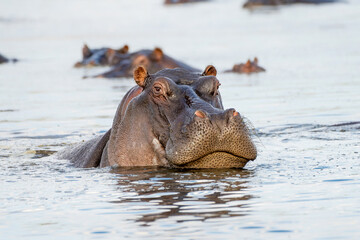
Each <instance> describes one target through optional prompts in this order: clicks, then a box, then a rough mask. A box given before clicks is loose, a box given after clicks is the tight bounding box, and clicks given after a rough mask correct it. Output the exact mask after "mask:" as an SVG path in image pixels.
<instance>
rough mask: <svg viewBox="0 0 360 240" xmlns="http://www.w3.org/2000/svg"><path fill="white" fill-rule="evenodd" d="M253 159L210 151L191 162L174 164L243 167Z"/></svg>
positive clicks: (206, 166) (197, 166) (202, 166)
mask: <svg viewBox="0 0 360 240" xmlns="http://www.w3.org/2000/svg"><path fill="white" fill-rule="evenodd" d="M250 160H253V159H246V158H242V157H240V156H236V155H233V154H232V153H228V152H221V151H218V152H212V153H209V154H207V155H205V156H203V157H201V158H199V159H196V160H193V161H191V162H188V163H185V164H182V165H176V167H179V168H243V167H245V165H246V163H247V162H248V161H250Z"/></svg>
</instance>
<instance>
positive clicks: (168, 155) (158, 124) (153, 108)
mask: <svg viewBox="0 0 360 240" xmlns="http://www.w3.org/2000/svg"><path fill="white" fill-rule="evenodd" d="M215 76H216V69H215V68H214V67H212V66H209V67H207V68H206V69H205V71H204V73H203V74H194V73H190V72H188V71H186V70H182V69H164V70H162V71H159V72H157V73H156V74H148V72H147V70H146V69H145V68H144V67H138V68H137V69H136V70H135V71H134V79H135V81H136V83H137V86H136V87H134V88H132V89H131V90H130V91H129V92H128V93H127V94H126V95H125V97H124V98H123V100H122V101H121V103H120V105H119V107H118V109H117V112H116V115H115V118H114V122H113V126H112V128H111V129H110V130H109V131H108V132H107V133H106V134H104V135H103V136H100V137H98V138H95V139H92V140H90V141H88V142H85V143H83V144H82V145H79V146H77V147H75V148H74V149H73V150H71V151H69V152H65V153H64V154H62V157H63V158H68V159H70V160H71V161H72V162H73V163H74V165H75V166H78V167H97V166H100V167H105V166H109V165H110V166H163V167H173V168H178V167H180V168H229V167H237V168H242V167H244V166H245V164H246V163H247V162H248V161H249V160H254V159H255V158H256V155H257V151H256V147H255V145H254V143H253V142H252V139H251V137H250V134H249V131H248V128H247V126H246V124H245V123H244V121H243V118H242V117H241V116H240V114H239V113H238V112H236V111H235V110H234V109H227V110H223V108H222V103H221V98H220V95H219V91H218V87H219V85H220V84H219V81H218V80H217V78H216V77H215Z"/></svg>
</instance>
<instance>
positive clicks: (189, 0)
mask: <svg viewBox="0 0 360 240" xmlns="http://www.w3.org/2000/svg"><path fill="white" fill-rule="evenodd" d="M207 1H209V0H165V2H164V4H179V3H196V2H207Z"/></svg>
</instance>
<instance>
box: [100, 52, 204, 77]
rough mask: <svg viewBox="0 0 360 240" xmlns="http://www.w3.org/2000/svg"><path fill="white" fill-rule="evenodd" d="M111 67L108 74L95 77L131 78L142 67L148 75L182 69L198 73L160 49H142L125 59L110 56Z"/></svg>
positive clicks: (118, 56) (119, 56)
mask: <svg viewBox="0 0 360 240" xmlns="http://www.w3.org/2000/svg"><path fill="white" fill-rule="evenodd" d="M110 61H111V63H112V65H116V66H115V68H114V69H112V70H110V71H109V72H106V73H103V74H100V75H98V76H97V77H105V78H112V77H132V76H133V72H134V69H135V68H136V67H138V66H143V67H145V68H146V69H147V71H148V72H149V73H156V72H158V71H160V70H162V69H165V68H170V69H173V68H178V67H180V68H184V69H187V70H189V71H198V69H195V68H192V67H190V66H188V65H186V64H185V63H182V62H180V61H177V60H175V59H173V58H171V57H169V56H167V55H165V54H164V53H163V51H162V50H161V49H160V48H155V49H154V50H149V49H144V50H140V51H137V52H133V53H131V54H128V55H127V56H126V57H125V58H124V57H123V56H122V55H114V54H112V55H110Z"/></svg>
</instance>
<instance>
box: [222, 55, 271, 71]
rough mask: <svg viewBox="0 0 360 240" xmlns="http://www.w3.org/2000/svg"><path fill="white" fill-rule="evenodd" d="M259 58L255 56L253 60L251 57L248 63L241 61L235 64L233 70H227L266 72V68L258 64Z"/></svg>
mask: <svg viewBox="0 0 360 240" xmlns="http://www.w3.org/2000/svg"><path fill="white" fill-rule="evenodd" d="M258 62H259V61H258V59H257V58H256V57H255V58H254V61H251V60H250V59H249V60H247V62H246V63H239V64H235V65H234V66H233V68H232V69H231V70H226V71H225V72H234V73H245V74H251V73H259V72H265V71H266V70H265V68H263V67H260V66H259V65H258Z"/></svg>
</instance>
